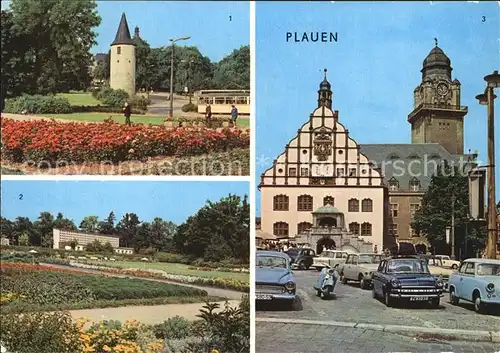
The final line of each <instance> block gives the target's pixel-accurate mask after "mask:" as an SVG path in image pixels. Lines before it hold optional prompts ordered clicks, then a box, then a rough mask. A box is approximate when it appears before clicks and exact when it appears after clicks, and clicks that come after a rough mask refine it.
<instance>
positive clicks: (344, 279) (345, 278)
mask: <svg viewBox="0 0 500 353" xmlns="http://www.w3.org/2000/svg"><path fill="white" fill-rule="evenodd" d="M342 284H347V277H346V276H342Z"/></svg>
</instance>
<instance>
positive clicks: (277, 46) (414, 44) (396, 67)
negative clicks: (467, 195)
mask: <svg viewBox="0 0 500 353" xmlns="http://www.w3.org/2000/svg"><path fill="white" fill-rule="evenodd" d="M499 9H500V7H499V5H498V4H497V2H489V3H445V2H442V3H437V2H433V4H431V3H430V2H419V3H414V2H410V3H402V2H401V3H389V2H384V3H371V2H363V3H353V2H321V3H310V2H298V3H282V2H276V3H271V2H257V4H256V38H257V40H256V42H257V43H256V110H257V111H256V113H257V131H256V139H257V145H256V152H257V153H256V155H257V165H256V168H257V173H256V174H257V175H256V177H257V184H258V183H259V181H260V174H261V173H262V172H263V171H264V170H265V169H267V168H268V167H270V166H272V161H273V159H274V158H275V157H277V156H278V155H279V154H280V153H281V152H282V151H283V150H284V146H285V144H286V143H288V142H289V141H290V140H291V139H292V138H293V137H294V136H295V135H296V132H297V129H298V128H299V127H300V126H301V125H302V124H303V123H304V122H306V121H307V120H308V117H309V114H310V113H311V112H312V111H313V110H314V109H315V108H316V107H317V90H318V88H319V83H320V82H321V81H322V79H323V69H324V68H327V69H328V79H329V81H330V83H331V84H332V91H333V109H334V110H339V119H340V121H341V122H342V123H343V124H344V125H345V126H346V128H347V129H349V132H350V135H351V137H353V138H354V139H355V140H356V141H357V142H358V143H360V144H363V143H365V144H368V143H410V142H411V127H410V124H409V123H408V122H407V116H408V114H409V113H410V112H411V111H412V110H413V90H414V89H415V88H416V87H417V86H418V85H419V84H420V82H421V73H420V70H421V69H422V62H423V60H424V59H425V57H426V56H427V54H428V53H429V51H430V50H431V49H432V48H433V47H434V38H438V41H439V46H440V47H441V48H442V49H443V50H444V52H445V53H446V54H447V55H448V57H449V58H450V59H451V65H452V68H453V71H452V78H453V79H454V78H457V79H458V80H460V82H461V83H462V91H461V95H462V102H461V104H462V105H466V106H468V107H469V113H468V114H467V115H466V117H465V137H464V143H465V152H467V151H468V150H469V149H471V150H472V151H474V150H476V149H477V150H478V151H479V154H480V155H479V160H480V161H482V162H483V163H484V164H486V161H487V146H486V137H487V130H486V118H487V116H486V107H484V106H480V105H479V104H478V103H477V100H476V99H475V98H474V97H475V96H476V95H477V94H479V93H482V92H484V89H485V87H486V82H485V81H484V80H483V77H484V76H485V75H487V74H490V73H491V72H493V70H498V69H500V67H499V66H500V65H499V63H500V56H499V43H500V42H499V39H498V38H499V29H500V21H499ZM482 16H485V22H482V20H483V18H482ZM295 31H296V32H311V31H314V32H316V31H318V32H323V31H324V32H337V33H338V42H337V43H335V42H334V43H290V42H289V43H287V42H286V32H295ZM497 91H498V90H497ZM497 95H499V96H500V92H497ZM499 105H500V102H498V99H497V104H496V109H495V112H496V116H497V117H498V116H499V114H500V109H498V107H499ZM496 120H497V123H496V126H495V134H496V136H497V138H496V141H497V143H496V146H495V151H496V159H497V160H498V159H499V158H500V144H499V142H498V140H499V139H498V136H500V123H498V119H496ZM497 164H498V163H497ZM496 176H497V185H500V170H498V168H497V173H496ZM496 191H497V199H500V186H497V189H496ZM257 215H260V195H259V194H257Z"/></svg>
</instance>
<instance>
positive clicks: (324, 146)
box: [314, 128, 332, 161]
mask: <svg viewBox="0 0 500 353" xmlns="http://www.w3.org/2000/svg"><path fill="white" fill-rule="evenodd" d="M314 135H315V136H314V155H315V156H316V157H317V158H318V161H327V160H328V157H329V156H330V155H331V154H332V134H331V132H329V131H328V130H327V129H325V128H321V130H320V131H319V132H316V133H315V134H314Z"/></svg>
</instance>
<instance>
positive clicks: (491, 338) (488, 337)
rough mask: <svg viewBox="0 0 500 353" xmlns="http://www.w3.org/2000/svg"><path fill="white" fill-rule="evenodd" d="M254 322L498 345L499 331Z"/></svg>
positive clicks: (356, 323) (312, 321)
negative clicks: (430, 337)
mask: <svg viewBox="0 0 500 353" xmlns="http://www.w3.org/2000/svg"><path fill="white" fill-rule="evenodd" d="M255 322H267V323H280V324H302V325H319V326H337V327H351V328H359V329H366V330H373V331H383V332H390V333H399V334H403V335H406V336H413V337H415V336H438V337H439V338H441V339H444V340H455V341H480V342H493V343H500V331H471V330H461V329H445V328H439V327H436V328H434V327H432V328H431V327H419V326H403V325H379V324H365V323H360V322H345V321H317V320H299V319H287V320H285V319H277V318H255Z"/></svg>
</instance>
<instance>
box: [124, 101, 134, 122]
mask: <svg viewBox="0 0 500 353" xmlns="http://www.w3.org/2000/svg"><path fill="white" fill-rule="evenodd" d="M123 115H124V116H125V124H127V125H129V126H130V125H132V122H131V121H130V116H131V115H132V108H131V107H130V105H129V104H128V103H127V102H125V107H124V108H123Z"/></svg>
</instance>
